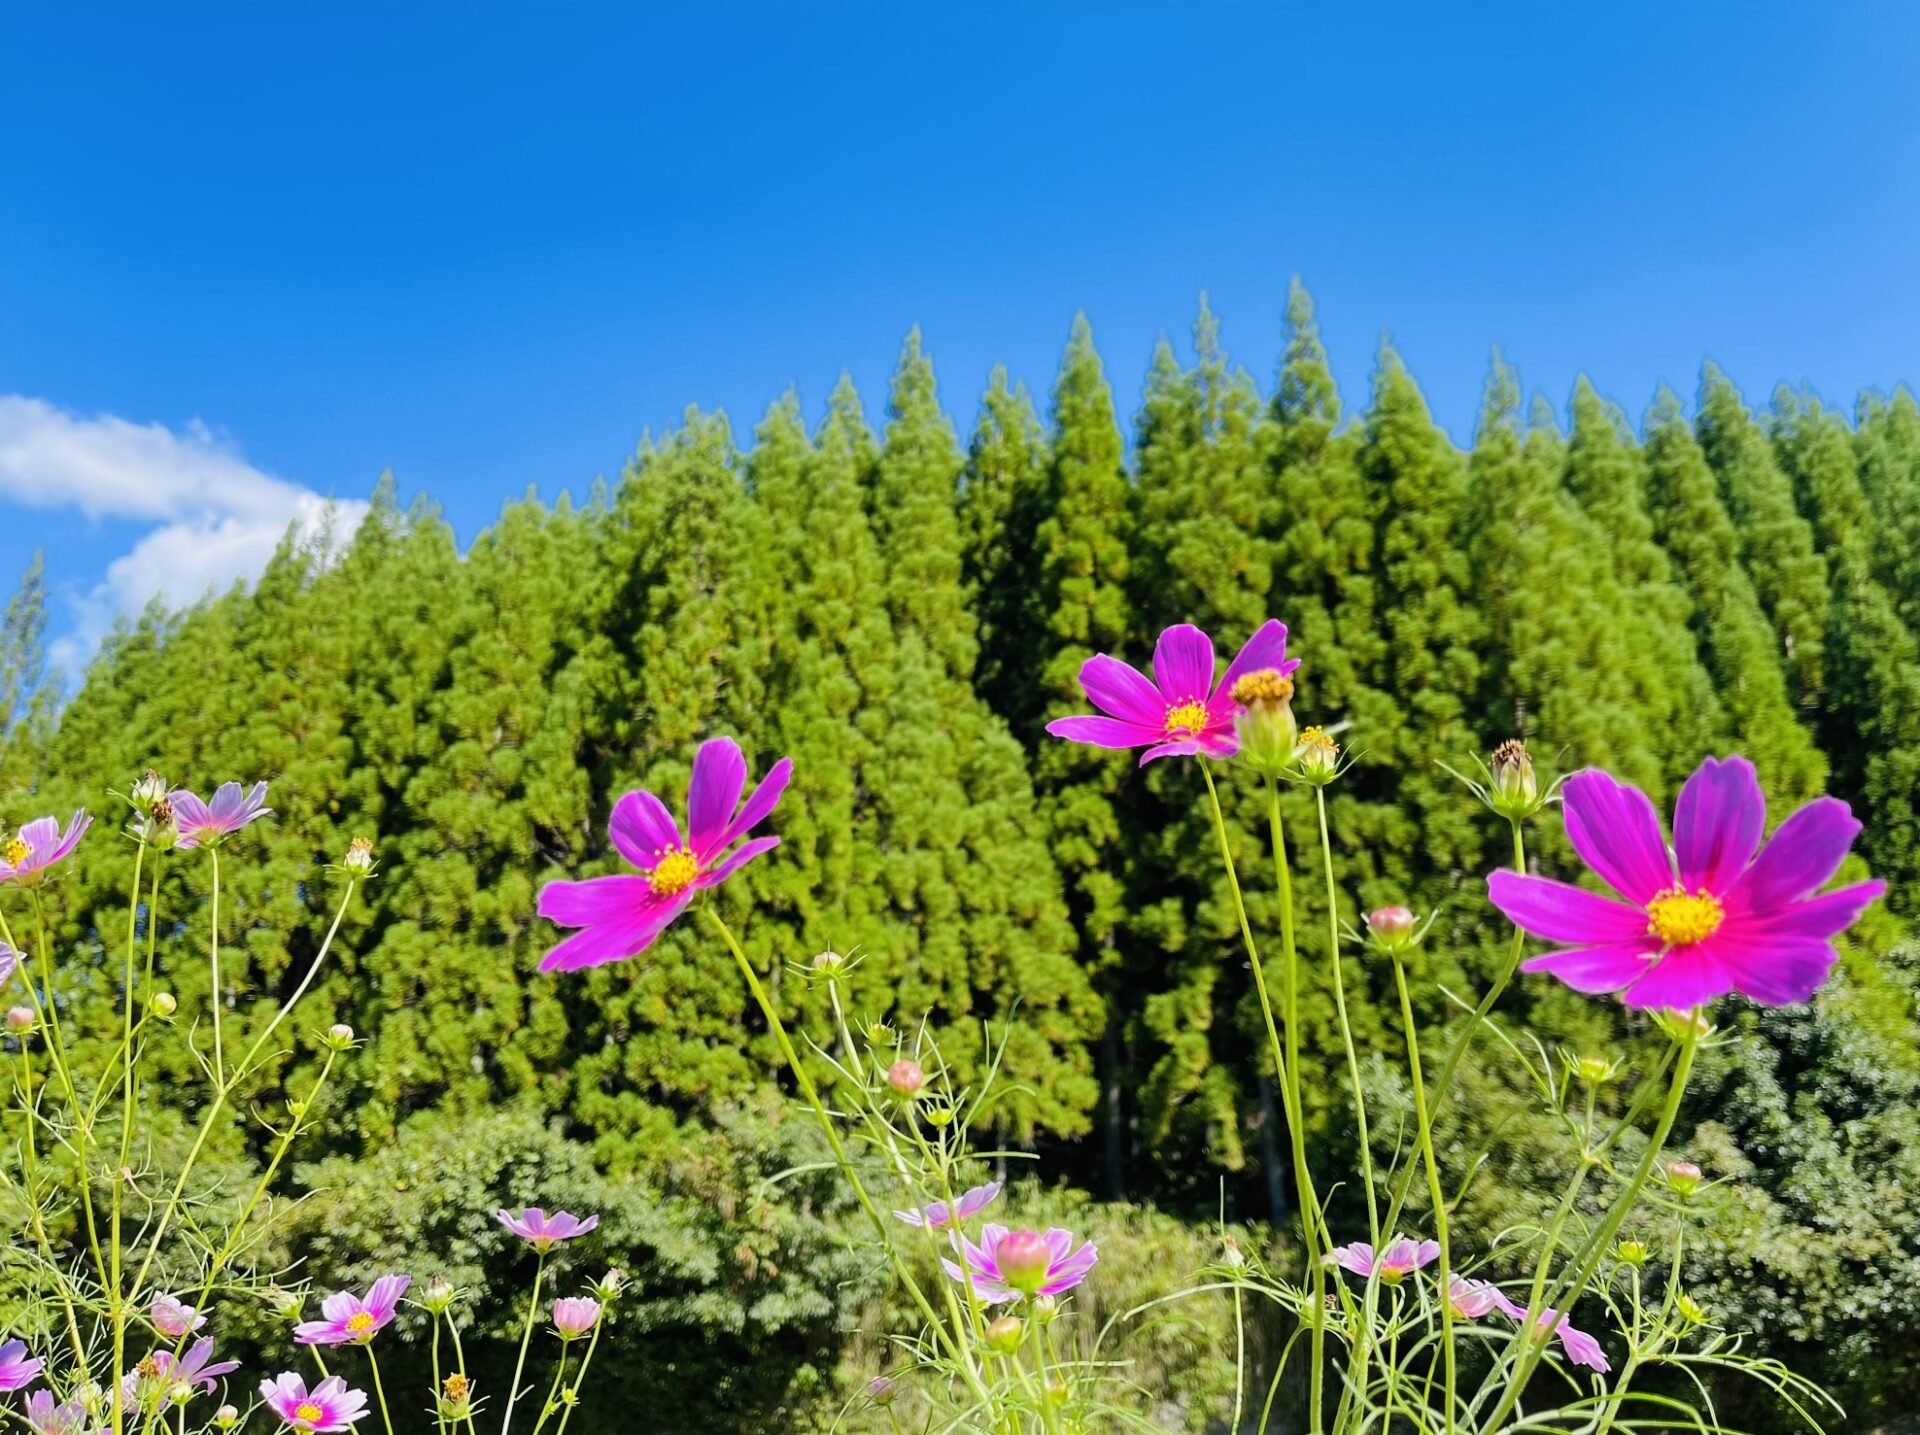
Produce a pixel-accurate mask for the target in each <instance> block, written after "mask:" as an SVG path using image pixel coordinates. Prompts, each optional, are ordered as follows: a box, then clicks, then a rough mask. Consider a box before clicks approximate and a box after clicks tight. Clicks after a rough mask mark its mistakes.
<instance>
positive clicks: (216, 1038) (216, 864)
mask: <svg viewBox="0 0 1920 1435" xmlns="http://www.w3.org/2000/svg"><path fill="white" fill-rule="evenodd" d="M207 856H209V857H211V858H212V859H213V912H212V918H213V920H212V923H211V930H212V933H213V941H212V944H211V951H212V965H213V991H212V994H211V996H210V997H209V999H208V1005H209V1006H210V1007H212V1008H213V1084H214V1087H215V1089H216V1090H217V1089H219V1088H220V1087H223V1086H225V1085H226V1084H227V1077H226V1068H225V1066H224V1065H223V1062H224V1061H225V1058H224V1057H223V1056H222V1055H221V1046H220V1006H221V1002H220V848H219V847H218V846H217V845H215V846H211V847H209V848H207ZM388 1435H392V1432H391V1431H389V1432H388Z"/></svg>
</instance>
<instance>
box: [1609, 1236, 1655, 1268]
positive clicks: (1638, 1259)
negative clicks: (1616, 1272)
mask: <svg viewBox="0 0 1920 1435" xmlns="http://www.w3.org/2000/svg"><path fill="white" fill-rule="evenodd" d="M1613 1253H1614V1255H1616V1256H1618V1257H1619V1258H1620V1264H1621V1265H1623V1266H1644V1265H1645V1264H1646V1263H1647V1261H1648V1259H1649V1258H1650V1257H1651V1256H1652V1255H1653V1252H1652V1251H1650V1250H1648V1249H1647V1243H1646V1242H1645V1241H1622V1242H1621V1243H1620V1244H1619V1245H1617V1246H1615V1247H1614V1248H1613Z"/></svg>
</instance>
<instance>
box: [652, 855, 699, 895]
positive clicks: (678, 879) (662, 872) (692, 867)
mask: <svg viewBox="0 0 1920 1435" xmlns="http://www.w3.org/2000/svg"><path fill="white" fill-rule="evenodd" d="M699 875H700V864H699V862H697V861H695V860H694V856H693V854H692V853H691V852H689V851H687V849H686V848H684V847H669V848H668V849H667V850H666V851H665V852H664V853H662V854H661V856H660V860H659V862H658V863H656V864H655V866H654V869H653V871H652V873H651V874H649V875H648V877H647V881H648V882H649V883H650V884H651V885H652V887H653V890H654V893H655V894H656V895H657V896H661V897H672V896H676V895H677V894H679V893H681V892H684V891H686V890H687V888H689V887H691V886H692V885H693V879H694V878H695V877H698V876H699Z"/></svg>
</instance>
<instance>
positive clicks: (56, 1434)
mask: <svg viewBox="0 0 1920 1435" xmlns="http://www.w3.org/2000/svg"><path fill="white" fill-rule="evenodd" d="M91 1423H92V1422H91V1421H89V1420H88V1418H87V1407H86V1406H85V1405H83V1404H81V1403H80V1401H79V1400H78V1399H74V1400H68V1401H66V1402H64V1403H55V1401H54V1398H53V1392H52V1391H51V1390H36V1391H34V1392H33V1394H31V1395H29V1396H28V1397H27V1428H28V1429H29V1430H31V1431H33V1435H83V1432H84V1431H86V1430H87V1429H88V1428H89V1426H90V1425H91Z"/></svg>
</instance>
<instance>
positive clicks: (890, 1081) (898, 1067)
mask: <svg viewBox="0 0 1920 1435" xmlns="http://www.w3.org/2000/svg"><path fill="white" fill-rule="evenodd" d="M926 1084H927V1074H926V1073H925V1072H924V1071H922V1070H921V1069H920V1063H919V1062H917V1061H914V1060H913V1059H912V1058H910V1057H902V1058H901V1059H900V1060H898V1061H896V1062H895V1063H894V1064H893V1065H892V1066H890V1067H888V1068H887V1085H889V1086H891V1087H892V1088H893V1089H894V1090H895V1091H897V1092H898V1093H899V1094H900V1095H902V1096H904V1097H906V1098H907V1099H908V1100H909V1101H911V1100H912V1099H913V1098H914V1097H916V1096H918V1095H919V1094H920V1088H921V1087H923V1086H925V1085H926Z"/></svg>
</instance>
